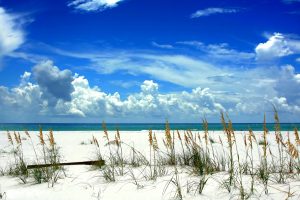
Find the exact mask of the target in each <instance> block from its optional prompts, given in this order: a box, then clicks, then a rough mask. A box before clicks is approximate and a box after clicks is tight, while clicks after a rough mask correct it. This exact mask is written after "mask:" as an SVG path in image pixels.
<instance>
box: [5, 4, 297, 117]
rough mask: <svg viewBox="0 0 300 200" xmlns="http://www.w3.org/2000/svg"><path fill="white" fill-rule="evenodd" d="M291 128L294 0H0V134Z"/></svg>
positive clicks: (294, 69) (294, 107) (293, 111)
mask: <svg viewBox="0 0 300 200" xmlns="http://www.w3.org/2000/svg"><path fill="white" fill-rule="evenodd" d="M273 107H276V109H277V110H278V112H279V114H280V119H281V121H282V122H288V123H292V122H300V0H259V1H258V0H252V1H246V0H223V1H220V0H219V1H218V0H201V1H199V0H184V1H183V0H163V1H161V0H160V1H159V0H43V1H40V0H22V1H19V0H0V122H2V123H5V122H36V123H42V122H66V123H67V122H82V123H86V122H92V123H95V122H101V121H103V120H105V121H106V122H117V123H121V122H164V121H165V120H166V119H168V120H169V121H170V122H201V120H202V119H203V118H204V117H205V118H207V119H208V121H209V122H219V121H220V112H221V111H223V112H226V113H228V115H229V117H230V118H231V119H232V120H233V122H248V123H249V122H253V123H254V122H262V121H263V115H264V113H266V115H267V121H269V122H272V121H273V117H272V115H273Z"/></svg>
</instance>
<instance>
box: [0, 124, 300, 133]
mask: <svg viewBox="0 0 300 200" xmlns="http://www.w3.org/2000/svg"><path fill="white" fill-rule="evenodd" d="M106 126H107V129H108V130H116V129H117V128H118V129H119V130H121V131H141V130H149V129H152V130H164V129H165V124H164V123H107V124H106ZM274 126H275V124H273V123H268V124H267V128H268V129H269V130H270V131H273V130H274ZM40 127H42V129H43V130H50V129H52V130H53V131H98V130H102V125H101V123H99V124H96V123H0V130H2V131H6V130H10V131H24V130H28V131H38V130H39V128H40ZM280 127H281V130H283V131H292V130H294V128H295V127H296V128H299V127H300V123H282V124H280ZM170 128H171V129H172V130H188V129H190V130H203V128H202V124H200V123H170ZM208 128H209V130H223V127H222V124H220V123H210V124H209V125H208ZM233 128H234V130H236V131H247V130H249V129H250V128H251V129H252V130H254V131H260V130H262V129H263V124H262V123H234V124H233Z"/></svg>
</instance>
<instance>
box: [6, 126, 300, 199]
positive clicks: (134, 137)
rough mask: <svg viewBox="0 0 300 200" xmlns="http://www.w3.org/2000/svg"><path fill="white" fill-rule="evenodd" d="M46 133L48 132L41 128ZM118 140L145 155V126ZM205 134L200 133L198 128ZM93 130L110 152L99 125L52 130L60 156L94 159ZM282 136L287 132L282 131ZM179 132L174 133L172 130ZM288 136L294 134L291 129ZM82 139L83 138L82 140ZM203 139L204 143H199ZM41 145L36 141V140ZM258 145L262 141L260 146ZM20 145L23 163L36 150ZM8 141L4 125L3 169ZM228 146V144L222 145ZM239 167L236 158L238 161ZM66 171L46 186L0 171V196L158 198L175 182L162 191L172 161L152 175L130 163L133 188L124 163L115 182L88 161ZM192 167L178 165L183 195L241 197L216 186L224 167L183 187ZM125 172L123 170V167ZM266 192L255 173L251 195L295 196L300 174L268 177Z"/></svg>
mask: <svg viewBox="0 0 300 200" xmlns="http://www.w3.org/2000/svg"><path fill="white" fill-rule="evenodd" d="M153 132H154V133H155V134H156V136H157V139H158V145H159V147H160V149H162V151H165V148H164V145H163V142H162V138H163V137H164V131H153ZM45 133H46V132H45ZM120 133H121V140H122V141H123V142H124V143H126V144H129V145H131V146H134V148H136V149H137V150H138V151H140V152H141V153H142V154H144V155H145V156H146V157H147V158H148V159H149V149H150V148H149V142H148V131H121V132H120ZM20 134H21V137H22V138H24V139H25V138H26V136H25V134H24V133H23V132H20ZM30 134H31V136H32V138H33V139H34V143H38V137H37V136H38V132H30ZM201 134H202V136H203V133H201ZM244 134H245V133H244V132H236V137H237V145H238V151H239V155H240V158H241V160H244V159H245V146H244V141H243V136H244ZM93 135H94V136H95V137H96V138H97V139H98V140H99V143H100V146H101V153H102V154H103V155H106V156H107V155H108V153H109V149H108V147H107V146H104V145H105V144H106V140H105V139H104V138H103V132H102V131H99V132H96V131H77V132H76V131H74V132H73V131H72V132H69V131H60V132H54V136H55V140H56V143H57V145H58V146H59V147H61V149H60V151H61V154H62V156H63V161H86V160H93V159H95V145H94V144H90V141H91V139H92V136H93ZM109 135H110V138H111V139H112V140H113V139H114V135H115V132H109ZM255 135H256V137H257V140H258V141H259V140H260V138H262V135H261V132H255ZM219 136H220V137H221V138H222V141H223V143H224V144H226V137H225V135H224V133H223V132H222V131H211V132H210V137H211V138H213V139H214V140H215V142H216V143H214V144H213V146H214V149H215V151H218V152H219V154H220V155H221V154H222V150H221V149H222V145H221V144H220V143H219ZM285 137H286V136H285ZM176 138H177V136H176ZM291 138H292V141H294V140H293V138H294V136H293V134H291ZM268 141H269V145H270V148H271V150H272V153H273V154H274V155H275V154H278V152H277V145H276V142H275V137H274V134H272V133H270V134H269V136H268ZM81 143H84V144H81ZM203 144H204V143H203ZM36 148H37V149H39V145H36ZM259 148H260V150H261V147H259ZM23 150H24V155H25V160H26V161H27V163H33V162H34V160H35V156H34V151H33V148H32V145H31V144H30V141H29V140H28V139H27V140H23ZM225 150H226V148H225ZM10 151H11V146H10V145H9V143H8V139H7V134H6V132H4V131H1V132H0V167H1V168H2V169H6V168H7V167H8V166H9V164H10V163H12V162H13V156H12V154H11V153H9V152H10ZM176 151H177V152H182V150H181V146H180V145H179V143H178V141H177V145H176ZM226 151H227V150H226ZM253 151H254V156H255V163H256V164H258V163H259V155H258V148H257V147H255V148H254V149H253ZM123 154H124V155H125V158H127V159H129V157H130V155H131V150H130V148H128V147H126V146H125V145H123ZM236 167H237V164H236ZM66 170H67V171H66V173H67V177H65V178H63V179H60V180H58V182H57V183H56V184H55V185H54V187H48V184H47V183H42V184H35V183H34V181H33V179H28V183H27V184H23V183H21V181H20V180H19V179H18V178H17V177H10V176H1V177H0V187H1V189H0V194H3V193H5V194H4V197H3V199H7V200H17V199H19V200H27V199H28V200H31V199H43V200H46V199H55V200H59V199H64V200H67V199H72V200H75V199H80V200H83V199H101V200H102V199H103V200H107V199H111V200H119V199H125V200H126V199H130V200H133V199H142V200H147V199H149V200H150V199H151V200H156V199H157V200H158V199H173V197H174V194H175V187H174V186H173V185H170V186H169V187H168V188H167V189H166V191H165V192H164V189H165V187H166V186H167V183H168V181H169V180H170V179H171V177H172V175H173V174H174V167H171V166H169V167H166V170H167V171H168V173H167V175H165V176H163V177H158V179H157V180H156V181H151V180H150V181H147V180H145V179H144V178H143V177H144V175H143V174H145V173H147V171H148V170H149V169H148V167H146V168H145V166H143V167H139V168H135V169H133V172H134V174H136V177H137V179H138V183H139V185H140V186H142V187H141V188H137V186H136V185H135V184H133V183H134V181H133V179H132V177H131V176H130V175H129V173H128V168H127V167H126V169H125V175H124V176H118V177H117V181H116V182H110V183H108V182H106V181H105V179H104V178H103V176H102V172H101V171H100V170H99V169H98V170H96V169H91V167H90V166H69V167H66ZM190 170H191V169H190V168H187V167H185V168H182V167H179V172H180V175H179V177H180V183H181V186H182V192H183V198H184V199H191V200H192V199H199V198H201V199H239V196H238V190H237V189H235V190H234V191H233V192H231V193H228V192H227V190H226V189H224V188H221V187H220V182H221V181H222V180H224V179H225V178H226V177H227V175H228V174H227V173H226V172H219V173H216V174H214V175H211V176H209V177H210V178H209V180H208V183H207V185H206V186H205V188H204V191H203V194H202V195H199V194H197V193H196V194H195V192H191V193H187V192H186V185H187V182H192V181H193V180H199V177H197V176H195V175H192V174H191V173H190ZM126 172H127V173H126ZM243 182H244V186H245V189H246V191H248V190H249V187H250V177H249V176H245V175H244V176H243ZM269 185H270V187H269V194H268V195H265V193H264V190H263V185H262V184H261V183H260V181H259V180H258V179H256V181H255V189H256V191H255V194H254V195H252V196H251V198H253V199H286V198H287V197H288V193H287V192H288V191H289V188H290V192H291V193H292V194H293V196H291V197H290V199H300V177H299V176H298V177H297V176H295V177H293V178H292V179H289V180H288V181H287V183H285V184H277V183H276V182H274V181H272V180H271V181H270V184H269Z"/></svg>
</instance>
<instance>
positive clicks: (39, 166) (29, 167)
mask: <svg viewBox="0 0 300 200" xmlns="http://www.w3.org/2000/svg"><path fill="white" fill-rule="evenodd" d="M65 165H98V166H103V165H105V161H104V160H95V161H82V162H66V163H56V164H38V165H27V169H35V168H42V167H53V166H65Z"/></svg>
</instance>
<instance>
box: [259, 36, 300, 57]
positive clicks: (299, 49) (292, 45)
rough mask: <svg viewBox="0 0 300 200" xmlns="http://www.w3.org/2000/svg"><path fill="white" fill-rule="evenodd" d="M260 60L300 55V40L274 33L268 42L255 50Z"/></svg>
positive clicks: (260, 44)
mask: <svg viewBox="0 0 300 200" xmlns="http://www.w3.org/2000/svg"><path fill="white" fill-rule="evenodd" d="M255 52H256V56H257V59H258V60H272V59H274V58H280V57H284V56H288V55H292V54H299V53H300V40H298V39H294V38H293V37H291V36H289V35H284V34H282V33H274V34H273V35H271V36H270V37H269V38H268V41H266V42H264V43H259V44H258V45H257V46H256V48H255Z"/></svg>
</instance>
